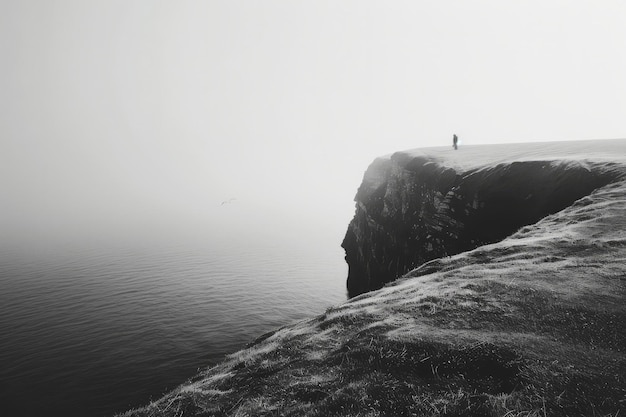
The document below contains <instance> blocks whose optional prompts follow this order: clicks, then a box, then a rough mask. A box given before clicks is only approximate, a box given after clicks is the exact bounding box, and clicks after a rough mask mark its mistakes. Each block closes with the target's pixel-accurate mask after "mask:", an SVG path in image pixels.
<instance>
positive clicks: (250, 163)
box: [0, 0, 626, 236]
mask: <svg viewBox="0 0 626 417" xmlns="http://www.w3.org/2000/svg"><path fill="white" fill-rule="evenodd" d="M625 8H626V6H625V5H624V4H623V2H619V1H605V2H602V4H601V5H600V4H597V3H594V2H587V1H567V2H562V1H530V2H524V3H523V4H516V5H512V4H504V3H502V2H498V1H479V2H471V3H468V2H463V1H442V2H413V1H410V2H409V1H397V2H393V4H386V3H383V2H375V1H345V2H341V3H336V2H326V1H316V2H309V1H302V2H291V1H276V0H270V1H265V2H255V1H238V0H235V1H214V2H204V1H197V0H190V1H181V2H176V3H168V2H154V1H147V0H146V1H143V0H139V1H133V2H127V1H121V0H113V1H91V2H81V1H73V0H61V1H54V2H50V1H44V0H25V1H19V2H17V1H14V2H11V1H5V2H2V3H1V4H0V59H2V66H0V91H2V100H1V101H0V105H1V106H2V111H0V138H1V146H2V151H1V152H0V158H1V159H0V162H1V163H0V187H1V189H2V194H3V201H2V206H1V210H2V213H1V214H2V216H0V218H1V220H0V222H1V223H0V226H1V227H2V230H3V232H4V231H5V230H6V229H7V228H9V229H17V230H16V231H15V233H14V235H18V236H23V235H25V234H27V233H36V232H38V231H41V232H42V233H43V232H46V233H47V232H50V233H51V234H53V235H58V234H59V233H66V232H67V233H69V232H73V231H79V232H85V233H89V234H91V235H94V234H97V233H105V232H111V229H112V228H118V229H122V230H124V231H129V230H131V229H132V228H141V226H142V225H143V226H145V228H147V229H149V230H154V228H155V227H157V228H158V227H164V226H168V225H173V227H174V228H179V227H180V225H181V224H189V225H191V228H192V229H193V228H195V227H196V226H195V225H196V224H199V225H206V227H207V228H208V230H212V228H216V227H221V226H223V225H224V222H223V221H222V220H221V218H220V216H221V215H222V214H223V210H222V211H220V210H221V209H222V208H223V207H221V206H220V204H221V202H222V201H226V200H229V199H231V198H236V199H237V200H236V204H238V205H240V206H241V210H247V211H246V216H248V218H249V219H251V218H250V214H249V213H251V212H254V209H256V208H260V209H262V210H263V216H261V217H262V218H267V216H272V215H273V216H275V217H276V219H277V221H278V220H279V219H281V218H282V217H283V216H286V215H287V216H302V217H303V218H307V219H309V220H310V221H313V222H317V224H318V225H320V226H321V225H323V224H326V223H327V222H332V223H333V224H334V225H338V224H345V223H346V222H347V221H348V220H349V218H350V215H351V214H352V207H353V205H352V201H351V199H352V196H353V195H354V192H355V190H356V187H357V186H358V184H359V182H360V179H361V176H362V173H363V171H364V170H365V168H366V167H367V165H368V164H369V162H370V161H371V160H372V159H373V158H374V157H376V156H378V155H381V154H385V153H388V152H393V151H396V150H401V149H408V148H415V147H420V146H439V145H446V146H447V145H448V144H449V142H451V138H452V134H453V133H456V134H457V135H458V136H459V138H460V140H461V145H463V144H473V143H502V142H524V141H539V140H576V139H596V138H616V137H624V136H626V128H625V127H624V121H623V115H624V114H625V113H626V80H625V79H624V77H623V76H622V75H623V74H624V73H626V57H625V53H624V51H626V29H625V27H624V25H623V22H622V17H623V16H624V15H626V9H625ZM450 145H451V143H450ZM233 206H234V205H233ZM296 213H297V214H296ZM256 220H258V219H255V221H254V222H253V223H254V224H255V225H256V224H259V222H258V221H256ZM260 223H265V222H264V221H261V222H260ZM92 228H93V229H94V233H90V232H91V229H92ZM129 228H131V229H129ZM100 229H104V230H100ZM3 234H4V233H3Z"/></svg>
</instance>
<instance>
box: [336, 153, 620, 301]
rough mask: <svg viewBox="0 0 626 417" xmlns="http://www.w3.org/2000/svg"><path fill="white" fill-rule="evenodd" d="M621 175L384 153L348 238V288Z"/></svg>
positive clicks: (557, 206) (505, 232) (524, 221)
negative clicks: (472, 165)
mask: <svg viewBox="0 0 626 417" xmlns="http://www.w3.org/2000/svg"><path fill="white" fill-rule="evenodd" d="M614 179H615V175H614V174H612V173H611V172H607V171H605V170H604V171H603V170H600V169H594V167H593V165H590V166H583V165H581V164H573V163H564V162H550V161H528V162H512V163H508V164H500V165H496V166H490V167H484V168H479V169H475V170H472V171H465V172H458V171H457V170H455V169H453V168H450V167H446V166H445V165H443V164H440V163H438V162H436V161H435V160H434V159H430V158H429V157H427V156H411V155H409V154H407V153H402V152H398V153H396V154H394V155H392V156H391V157H390V158H386V159H382V158H381V159H377V160H375V161H374V162H373V163H372V164H371V165H370V167H369V168H368V169H367V171H366V173H365V176H364V178H363V183H362V184H361V186H360V187H359V190H358V192H357V195H356V197H355V201H356V213H355V216H354V218H353V219H352V221H351V222H350V225H349V226H348V231H347V233H346V236H345V238H344V241H343V243H342V247H343V248H344V249H345V252H346V257H345V258H346V262H347V263H348V267H349V271H348V281H347V286H348V294H349V296H350V297H354V296H356V295H359V294H361V293H364V292H367V291H371V290H375V289H378V288H381V287H382V286H383V285H384V284H385V283H387V282H390V281H393V280H395V279H396V278H398V277H400V276H402V275H403V274H405V273H407V272H409V271H410V270H412V269H414V268H416V267H418V266H420V265H421V264H423V263H424V262H427V261H429V260H432V259H435V258H440V257H444V256H450V255H454V254H457V253H460V252H464V251H467V250H471V249H474V248H476V247H478V246H481V245H485V244H488V243H494V242H497V241H500V240H502V239H504V238H505V237H507V236H509V235H511V234H512V233H514V232H515V231H516V230H518V229H519V228H520V227H522V226H525V225H528V224H532V223H535V222H537V221H538V220H540V219H541V218H543V217H545V216H547V215H549V214H552V213H556V212H557V211H560V210H562V209H564V208H565V207H567V206H569V205H570V204H572V203H573V202H574V201H576V200H578V199H579V198H582V197H584V196H585V195H588V194H590V193H591V192H592V191H593V190H594V189H596V188H598V187H601V186H603V185H606V184H608V183H610V182H611V181H612V180H614Z"/></svg>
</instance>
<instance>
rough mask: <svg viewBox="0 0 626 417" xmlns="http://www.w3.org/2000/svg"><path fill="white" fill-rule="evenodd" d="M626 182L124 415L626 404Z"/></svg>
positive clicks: (554, 410) (551, 409)
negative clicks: (625, 324)
mask: <svg viewBox="0 0 626 417" xmlns="http://www.w3.org/2000/svg"><path fill="white" fill-rule="evenodd" d="M625 292H626V181H620V182H617V183H615V184H611V185H609V186H606V187H603V188H602V189H599V190H597V191H596V192H594V193H593V194H592V195H591V196H589V197H585V198H583V199H581V200H579V201H578V202H577V203H575V204H574V205H573V206H571V207H569V208H567V209H565V210H563V211H562V212H559V213H557V214H555V215H552V216H549V217H547V218H545V219H543V220H542V221H540V222H539V223H537V224H535V225H532V226H528V227H525V228H523V229H522V230H520V231H519V232H518V233H516V234H515V235H513V236H511V237H510V238H508V239H506V240H504V241H502V242H500V243H497V244H493V245H489V246H484V247H481V248H478V249H476V250H474V251H471V252H467V253H463V254H460V255H457V256H454V257H451V258H445V259H440V260H436V261H433V262H430V263H428V264H426V265H424V266H422V267H421V268H418V269H417V270H415V271H413V272H411V273H410V274H409V276H407V277H406V278H404V279H402V280H399V281H397V282H395V283H394V284H393V285H391V286H388V287H385V288H383V289H382V290H380V291H376V292H373V293H369V294H364V295H362V296H360V297H357V298H355V299H352V300H350V301H349V302H347V303H345V304H343V305H340V306H338V307H336V308H332V309H329V310H328V311H327V312H326V313H325V314H324V315H322V316H320V317H317V318H314V319H311V320H307V321H303V322H300V323H297V324H295V325H291V326H287V327H284V328H282V329H280V330H278V331H276V332H274V333H273V334H269V335H266V336H264V337H263V338H261V339H259V340H257V341H256V342H254V343H253V344H251V346H249V348H247V349H245V350H242V351H240V352H237V353H235V354H233V355H231V356H229V357H228V358H227V359H226V360H225V361H224V362H223V363H221V364H220V365H218V366H216V367H214V368H211V369H208V370H205V371H203V372H202V373H201V374H199V375H198V376H197V377H196V378H194V379H193V380H191V381H190V382H189V383H187V384H185V385H183V386H181V387H179V388H178V389H176V390H175V391H173V392H171V393H170V394H168V395H166V396H165V397H163V398H161V399H159V400H158V401H155V402H153V403H151V404H149V405H148V406H147V407H145V408H143V409H140V410H135V411H130V412H128V413H126V414H124V416H180V415H185V416H186V415H232V416H263V415H307V416H332V415H353V416H401V415H426V416H446V415H447V416H576V415H585V416H617V415H618V414H619V415H626V414H624V413H625V412H626V326H624V323H626V303H625V302H624V301H625Z"/></svg>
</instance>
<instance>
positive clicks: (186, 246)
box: [0, 236, 347, 417]
mask: <svg viewBox="0 0 626 417" xmlns="http://www.w3.org/2000/svg"><path fill="white" fill-rule="evenodd" d="M340 243H341V242H340V239H337V240H335V241H334V240H333V239H327V238H319V239H318V238H311V237H308V236H303V237H302V239H293V240H288V241H285V240H284V239H282V238H276V239H274V240H272V239H256V240H254V239H253V240H246V239H239V240H238V239H233V240H231V241H229V242H223V241H220V240H219V239H211V238H206V239H193V240H190V241H189V242H184V241H180V240H178V241H177V242H176V244H159V245H152V244H145V245H137V244H129V245H86V246H84V247H79V246H71V245H70V246H68V247H57V248H53V250H48V251H34V250H33V251H31V252H29V251H28V250H24V249H22V250H19V251H16V250H7V249H3V250H2V252H1V253H0V255H1V258H0V415H4V416H14V417H15V416H29V417H32V416H56V415H63V416H94V417H98V416H110V415H113V414H114V413H116V412H123V411H125V410H127V409H129V408H132V407H138V406H141V405H145V404H147V403H148V402H149V401H150V399H156V398H158V397H160V396H161V395H162V394H163V393H165V392H166V391H168V390H171V389H173V388H175V387H176V386H177V385H178V384H180V383H182V382H184V381H185V380H186V379H188V378H190V377H192V376H193V375H194V374H195V373H196V371H197V370H198V369H200V368H204V367H207V366H211V365H213V364H215V363H216V362H218V361H220V360H221V359H222V358H224V356H225V355H226V354H228V353H232V352H234V351H236V350H238V349H240V348H242V347H244V346H245V345H246V344H247V343H249V342H251V341H253V340H254V339H255V338H256V337H258V336H260V335H262V334H263V333H265V332H268V331H270V330H273V329H276V328H278V327H280V326H283V325H286V324H289V323H292V322H294V321H297V320H301V319H304V318H307V317H311V316H315V315H317V314H321V313H323V312H324V310H325V309H326V308H327V307H329V306H331V305H334V304H337V303H339V302H341V301H343V300H345V297H346V295H345V277H346V274H347V266H346V265H345V262H344V260H343V251H342V249H341V247H340Z"/></svg>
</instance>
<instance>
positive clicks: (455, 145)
mask: <svg viewBox="0 0 626 417" xmlns="http://www.w3.org/2000/svg"><path fill="white" fill-rule="evenodd" d="M458 142H459V138H458V137H457V136H456V135H452V146H453V147H454V150H457V149H458V146H457V143H458Z"/></svg>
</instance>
